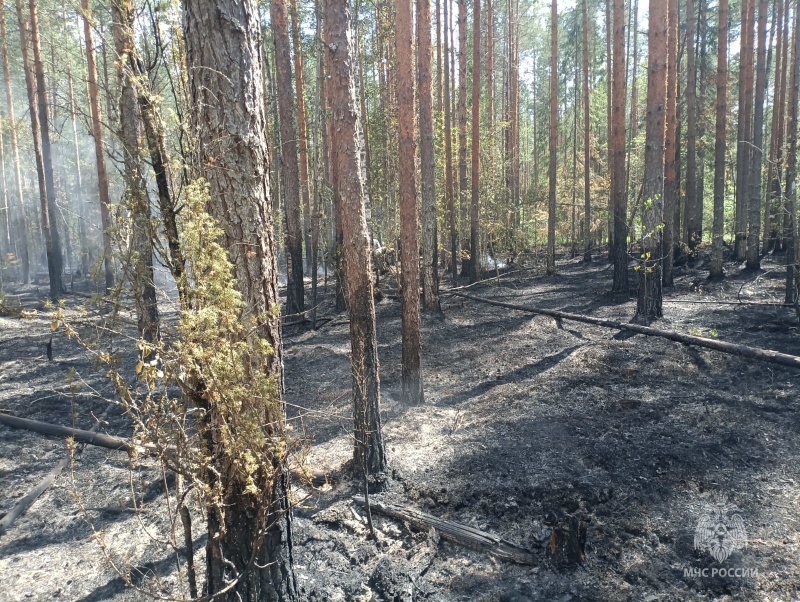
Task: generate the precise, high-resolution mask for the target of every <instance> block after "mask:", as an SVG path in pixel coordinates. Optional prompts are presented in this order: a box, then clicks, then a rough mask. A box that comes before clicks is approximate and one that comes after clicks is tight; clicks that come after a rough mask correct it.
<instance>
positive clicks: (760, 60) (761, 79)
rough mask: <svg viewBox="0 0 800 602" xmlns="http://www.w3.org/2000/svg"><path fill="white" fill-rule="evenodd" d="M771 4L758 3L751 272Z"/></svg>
mask: <svg viewBox="0 0 800 602" xmlns="http://www.w3.org/2000/svg"><path fill="white" fill-rule="evenodd" d="M768 10H769V3H768V0H759V4H758V31H757V37H758V57H757V59H756V62H757V66H756V90H755V100H754V102H753V108H754V114H753V146H752V151H751V153H750V156H751V164H750V188H749V190H748V191H747V192H746V193H745V194H747V195H748V198H749V203H748V209H749V211H748V212H749V219H748V222H749V224H748V226H749V227H748V234H747V263H746V267H747V269H748V270H758V269H760V268H761V255H760V249H761V245H760V235H761V167H762V162H763V155H764V151H763V149H762V148H761V147H762V145H763V143H764V100H765V97H766V89H767V12H768Z"/></svg>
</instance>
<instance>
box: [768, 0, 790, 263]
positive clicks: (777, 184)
mask: <svg viewBox="0 0 800 602" xmlns="http://www.w3.org/2000/svg"><path fill="white" fill-rule="evenodd" d="M787 7H788V2H784V0H777V1H776V3H775V16H774V19H773V25H775V21H777V32H778V39H777V41H776V43H775V83H774V85H773V92H772V123H771V125H770V137H769V157H768V161H767V187H768V190H767V196H766V206H765V207H764V236H763V253H764V255H766V254H767V253H769V252H771V251H772V250H773V249H774V248H775V243H776V240H777V230H776V229H775V222H776V218H777V215H776V211H775V210H776V208H777V206H778V205H779V204H780V203H781V168H780V161H779V158H778V152H779V151H778V147H779V145H780V144H781V143H782V141H781V140H780V138H781V134H780V133H779V132H778V123H779V121H780V115H781V113H782V112H783V104H784V98H785V92H786V90H785V88H783V93H784V94H783V95H781V89H782V86H781V74H782V72H783V66H782V64H783V62H784V61H785V57H784V54H783V50H784V44H783V23H784V19H785V11H786V8H787Z"/></svg>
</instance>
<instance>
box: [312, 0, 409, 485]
mask: <svg viewBox="0 0 800 602" xmlns="http://www.w3.org/2000/svg"><path fill="white" fill-rule="evenodd" d="M351 11H352V9H351V6H350V2H349V0H328V2H327V3H326V12H325V31H326V40H327V59H328V62H327V85H328V99H329V101H330V110H331V129H330V132H331V149H334V152H333V153H332V154H331V172H332V173H333V174H335V177H333V181H334V182H335V189H334V195H335V196H337V197H338V198H339V200H338V202H339V203H340V204H341V209H342V211H341V215H342V229H343V231H344V241H345V244H344V254H345V263H346V265H347V281H346V284H347V286H346V292H347V301H348V309H349V312H350V345H351V350H352V355H351V359H350V361H351V364H352V374H353V418H354V422H355V452H354V457H353V461H354V471H355V473H356V475H361V476H365V474H366V475H377V474H379V473H382V472H384V471H385V470H386V455H385V451H384V446H383V434H382V431H381V417H380V379H379V377H378V343H377V333H376V329H375V304H374V301H373V287H372V279H371V278H370V274H369V249H368V240H369V238H368V235H367V220H366V215H365V212H364V183H363V181H362V179H361V165H360V151H359V142H358V110H357V101H356V97H355V86H354V78H355V75H356V74H355V73H354V72H353V68H354V62H353V58H354V56H353V52H354V49H353V48H352V47H351V46H350V40H351V37H350V30H351V23H352V12H351ZM409 33H410V32H409ZM412 106H413V105H412ZM412 127H413V126H412Z"/></svg>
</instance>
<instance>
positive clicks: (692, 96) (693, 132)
mask: <svg viewBox="0 0 800 602" xmlns="http://www.w3.org/2000/svg"><path fill="white" fill-rule="evenodd" d="M696 19H697V15H696V14H695V10H694V0H686V91H685V93H686V212H685V216H686V217H685V218H684V219H685V224H686V239H685V241H684V242H685V243H686V244H687V245H688V246H689V251H690V252H692V253H693V252H694V249H695V247H696V246H697V245H698V244H699V243H700V239H701V237H702V230H701V220H702V207H698V203H697V66H696V64H695V47H694V43H695V24H696Z"/></svg>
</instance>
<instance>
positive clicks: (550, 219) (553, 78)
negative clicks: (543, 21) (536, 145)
mask: <svg viewBox="0 0 800 602" xmlns="http://www.w3.org/2000/svg"><path fill="white" fill-rule="evenodd" d="M557 146H558V7H557V2H556V0H551V7H550V135H549V146H548V148H549V150H550V163H549V168H548V193H547V273H548V274H555V273H556V150H557Z"/></svg>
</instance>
